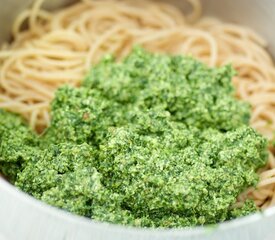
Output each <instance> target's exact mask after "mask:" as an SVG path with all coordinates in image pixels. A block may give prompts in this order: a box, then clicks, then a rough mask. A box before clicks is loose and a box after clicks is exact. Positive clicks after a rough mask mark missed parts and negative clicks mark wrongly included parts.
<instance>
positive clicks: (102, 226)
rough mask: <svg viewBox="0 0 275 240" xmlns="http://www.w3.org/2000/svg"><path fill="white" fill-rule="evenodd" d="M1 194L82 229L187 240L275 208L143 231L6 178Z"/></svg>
mask: <svg viewBox="0 0 275 240" xmlns="http://www.w3.org/2000/svg"><path fill="white" fill-rule="evenodd" d="M0 192H2V193H1V194H5V193H9V195H10V196H11V197H14V198H17V199H14V200H17V201H21V202H22V203H23V204H26V207H27V206H30V207H32V208H33V209H35V210H36V211H39V212H40V213H41V214H47V215H49V216H51V217H54V218H58V219H60V220H62V221H67V222H70V223H71V224H76V223H77V224H78V225H80V226H81V225H82V226H86V227H89V228H91V229H97V230H99V231H106V227H108V231H109V232H124V233H127V234H141V235H152V234H154V236H156V237H157V236H162V237H163V236H169V237H173V236H177V237H187V236H192V237H194V236H201V235H203V234H207V233H213V232H215V231H218V230H220V231H228V230H232V229H235V228H240V227H242V226H245V225H247V224H253V223H255V222H259V221H260V220H262V219H265V218H268V217H270V216H274V215H275V206H273V207H270V208H268V209H266V210H263V211H260V212H257V213H253V214H251V215H248V216H245V217H241V218H237V219H233V220H229V221H225V222H222V223H218V224H216V225H209V226H207V225H206V226H197V227H189V228H171V229H167V228H141V227H133V226H124V225H119V224H112V223H107V222H100V221H95V220H93V219H89V218H86V217H82V216H78V215H75V214H72V213H70V212H66V211H64V210H62V209H60V208H57V207H54V206H51V205H48V204H46V203H44V202H42V201H40V200H37V199H35V198H34V197H32V196H30V195H28V194H27V193H25V192H23V191H21V190H20V189H18V188H16V187H15V186H14V185H12V184H10V183H9V182H7V181H6V180H5V179H3V178H1V177H0Z"/></svg>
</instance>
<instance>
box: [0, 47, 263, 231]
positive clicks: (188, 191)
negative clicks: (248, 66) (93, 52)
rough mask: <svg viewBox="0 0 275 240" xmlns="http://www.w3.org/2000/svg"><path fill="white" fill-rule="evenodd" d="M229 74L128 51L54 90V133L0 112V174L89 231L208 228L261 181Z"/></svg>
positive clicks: (246, 114)
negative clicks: (92, 225)
mask: <svg viewBox="0 0 275 240" xmlns="http://www.w3.org/2000/svg"><path fill="white" fill-rule="evenodd" d="M234 74H235V72H234V70H233V69H232V68H231V66H224V67H221V68H208V67H207V66H205V65H204V64H202V63H200V62H198V61H196V60H194V59H193V58H190V57H183V56H168V55H158V54H151V53H148V52H145V51H144V50H142V49H140V48H136V49H135V50H133V52H132V53H131V54H130V55H129V56H128V57H127V58H126V59H124V60H123V61H122V62H121V63H116V62H115V60H114V59H113V58H112V57H110V56H108V57H106V58H104V59H103V60H102V62H101V63H99V64H98V65H96V66H94V67H93V68H92V70H91V72H90V74H89V75H88V76H87V78H86V79H85V80H84V82H83V84H82V86H81V87H80V88H73V87H69V86H64V87H62V88H60V89H59V90H58V91H57V92H56V95H55V99H54V100H53V102H52V109H51V115H52V121H51V126H50V127H49V128H48V129H47V130H46V131H45V132H44V133H43V134H42V135H41V136H37V135H36V134H34V133H32V132H31V131H30V130H29V128H28V126H27V125H25V123H24V122H23V120H21V118H20V117H18V116H16V115H13V114H11V113H7V112H4V111H1V112H0V169H1V171H2V172H3V173H4V174H5V175H6V176H8V177H9V178H10V180H11V181H12V182H13V183H14V184H15V185H16V186H17V187H19V188H20V189H22V190H23V191H25V192H27V193H29V194H31V195H32V196H34V197H36V198H37V199H40V200H42V201H44V202H46V203H49V204H51V205H54V206H56V207H60V208H63V209H65V210H67V211H70V212H72V213H76V214H79V215H82V216H86V217H90V218H92V219H95V220H100V221H108V222H112V223H118V224H129V225H133V226H142V227H168V228H171V227H185V226H195V225H205V224H215V223H218V222H222V221H225V220H228V219H232V218H235V217H238V216H243V215H246V214H249V213H251V212H253V211H255V210H256V207H255V205H254V203H253V202H250V201H247V202H246V203H245V204H244V205H243V207H241V208H234V207H233V206H234V203H235V202H236V198H237V196H238V195H239V194H240V193H241V192H242V191H243V190H245V189H246V188H248V187H249V186H255V185H256V184H257V182H258V176H257V174H256V171H257V169H259V168H260V167H262V166H264V165H265V164H266V159H267V141H266V140H265V139H264V138H263V137H262V136H261V135H259V134H258V133H256V132H255V131H254V130H253V129H252V128H251V127H249V126H248V122H249V118H250V107H249V105H248V104H247V103H244V102H242V101H238V100H236V99H235V97H234V88H233V86H232V84H231V79H232V77H233V76H234Z"/></svg>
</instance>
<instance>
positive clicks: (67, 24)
mask: <svg viewBox="0 0 275 240" xmlns="http://www.w3.org/2000/svg"><path fill="white" fill-rule="evenodd" d="M42 2H43V1H42V0H38V1H36V2H35V4H34V6H33V8H32V9H30V10H26V11H24V12H22V14H21V15H20V16H18V18H17V19H16V21H15V23H14V26H13V29H12V33H13V38H14V40H13V41H12V43H10V44H5V45H4V46H3V47H2V50H1V51H0V108H4V109H7V110H10V111H14V112H17V113H20V114H21V115H22V116H24V117H25V118H26V119H27V120H28V121H29V123H30V126H31V127H32V128H33V129H36V130H37V131H42V130H43V129H44V128H45V127H47V126H49V124H50V115H49V103H50V101H51V100H52V98H53V96H54V91H55V90H56V89H57V88H58V87H59V86H61V85H63V84H69V85H72V86H79V84H80V82H81V79H83V77H84V76H85V74H86V73H87V72H88V70H89V69H90V67H91V65H92V64H93V63H96V62H98V61H99V60H100V59H101V58H102V56H104V55H105V54H106V53H112V54H114V55H115V56H117V58H118V59H121V58H123V57H125V56H126V55H127V54H128V53H129V52H130V50H131V48H132V46H133V45H135V44H139V45H142V46H143V47H144V48H145V49H148V50H150V51H153V52H165V53H172V54H190V55H193V56H194V57H195V58H198V59H200V60H202V61H203V62H205V63H207V64H208V65H210V66H219V65H223V64H226V63H232V64H233V66H234V67H235V69H236V70H237V71H238V73H239V74H238V76H237V77H235V78H234V79H233V83H234V85H235V86H236V89H237V97H239V98H240V99H243V100H245V101H248V102H249V103H250V104H251V105H252V107H253V111H252V118H251V125H252V126H253V127H254V128H255V129H257V130H258V131H259V132H261V133H262V134H263V135H265V136H266V137H267V138H268V139H269V140H272V139H273V131H274V130H275V106H274V103H275V95H274V94H275V66H274V63H273V61H272V59H271V56H270V55H269V53H268V52H267V50H266V49H265V48H266V46H267V44H266V42H265V41H264V40H263V39H262V38H261V37H260V36H258V35H257V34H256V33H254V32H253V31H251V30H250V29H247V28H245V27H243V26H239V25H233V24H228V23H224V22H221V21H219V20H217V19H212V18H200V16H201V5H200V3H199V1H198V0H188V2H189V3H190V4H191V6H192V8H193V10H192V12H191V13H189V14H183V13H182V12H181V11H180V10H179V9H178V8H176V7H174V6H173V5H171V4H168V3H164V2H154V1H145V0H141V1H135V2H134V1H130V0H117V1H115V0H102V1H96V0H94V1H92V0H83V1H82V2H79V3H77V4H75V5H72V6H70V7H67V8H65V9H62V10H58V11H56V12H51V13H50V12H47V11H45V10H42V9H41V4H42ZM26 23H27V25H28V27H27V29H24V28H23V26H24V25H25V24H26ZM260 178H261V180H260V182H259V185H258V187H257V189H256V190H255V189H249V190H247V191H246V192H245V193H244V194H242V195H241V196H240V197H239V201H240V202H242V201H243V200H244V199H245V198H247V197H249V198H252V199H254V201H255V203H256V204H257V206H259V207H261V208H263V209H264V208H266V207H269V206H271V205H275V157H274V155H273V153H272V149H271V150H270V154H269V162H268V165H267V166H266V168H265V169H262V170H261V171H260Z"/></svg>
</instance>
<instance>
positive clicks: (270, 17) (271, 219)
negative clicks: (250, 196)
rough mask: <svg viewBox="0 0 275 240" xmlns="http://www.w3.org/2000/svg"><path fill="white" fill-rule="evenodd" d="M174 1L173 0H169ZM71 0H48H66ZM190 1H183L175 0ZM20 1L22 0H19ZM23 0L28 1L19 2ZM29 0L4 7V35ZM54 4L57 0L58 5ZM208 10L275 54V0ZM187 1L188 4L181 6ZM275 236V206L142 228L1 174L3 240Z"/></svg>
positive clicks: (0, 12)
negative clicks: (88, 214) (208, 221)
mask: <svg viewBox="0 0 275 240" xmlns="http://www.w3.org/2000/svg"><path fill="white" fill-rule="evenodd" d="M167 1H168V0H167ZM64 2H66V0H59V1H58V0H55V1H54V0H52V1H51V0H48V2H47V3H50V4H51V5H52V4H56V3H57V4H63V3H64ZM173 2H174V3H175V4H178V5H184V4H182V3H183V2H182V1H179V0H178V1H176V0H175V1H173ZM15 3H16V4H15ZM19 3H20V5H21V4H22V6H19ZM26 3H27V1H22V0H21V1H16V0H9V1H7V0H6V1H5V4H4V5H3V6H2V7H1V8H0V20H1V23H2V25H3V22H4V23H7V24H4V25H5V26H6V29H5V28H4V27H3V28H1V34H0V41H1V40H3V39H6V38H7V29H8V22H11V19H12V18H13V17H14V16H15V15H16V14H18V11H20V10H21V9H22V8H24V7H26V5H27V4H26ZM52 6H53V5H52ZM203 6H204V10H205V13H206V14H208V15H213V16H216V17H219V18H221V19H224V20H227V21H233V22H236V23H241V24H243V25H246V26H249V27H251V28H253V29H254V30H256V31H257V32H259V33H260V34H262V35H263V36H264V37H265V39H266V40H267V41H268V42H269V44H270V51H271V53H273V55H275V0H261V1H260V0H238V1H237V0H203ZM180 7H182V6H180ZM2 239H3V240H4V239H6V240H86V239H87V240H89V239H91V240H92V239H93V240H126V239H127V240H191V239H192V240H274V239H275V208H274V207H273V208H270V209H267V210H266V211H264V212H262V213H256V214H253V215H250V216H247V217H244V218H241V219H236V220H233V221H229V222H225V223H222V224H219V225H217V226H216V227H215V228H214V227H212V228H209V227H195V228H188V229H186V228H185V229H171V230H165V229H139V228H132V227H124V226H119V225H112V224H107V223H100V222H95V221H93V220H90V219H87V218H83V217H79V216H75V215H72V214H70V213H67V212H65V211H62V210H59V209H56V208H54V207H51V206H48V205H46V204H44V203H42V202H40V201H38V200H36V199H34V198H32V197H30V196H28V195H27V194H25V193H23V192H20V191H19V190H17V189H16V188H15V187H13V186H12V185H10V184H9V183H7V182H6V181H4V180H3V179H1V178H0V240H2Z"/></svg>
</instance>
